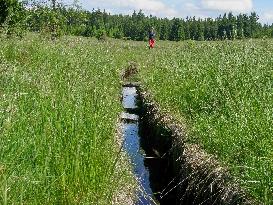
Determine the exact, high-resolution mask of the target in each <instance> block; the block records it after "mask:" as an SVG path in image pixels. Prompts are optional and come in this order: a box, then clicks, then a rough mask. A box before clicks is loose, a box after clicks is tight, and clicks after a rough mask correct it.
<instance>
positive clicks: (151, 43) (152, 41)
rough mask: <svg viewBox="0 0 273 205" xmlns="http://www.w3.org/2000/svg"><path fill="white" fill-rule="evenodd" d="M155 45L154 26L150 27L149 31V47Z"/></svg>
mask: <svg viewBox="0 0 273 205" xmlns="http://www.w3.org/2000/svg"><path fill="white" fill-rule="evenodd" d="M154 47H155V31H154V28H153V27H152V28H151V30H150V31H149V48H150V49H151V48H154Z"/></svg>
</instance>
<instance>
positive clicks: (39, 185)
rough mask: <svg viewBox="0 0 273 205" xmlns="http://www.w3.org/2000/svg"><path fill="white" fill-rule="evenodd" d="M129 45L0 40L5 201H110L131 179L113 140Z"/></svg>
mask: <svg viewBox="0 0 273 205" xmlns="http://www.w3.org/2000/svg"><path fill="white" fill-rule="evenodd" d="M131 49H132V48H131V47H130V46H129V45H128V43H124V42H115V41H113V42H112V41H111V42H108V43H100V42H97V41H96V40H92V39H84V38H65V39H62V40H59V41H57V42H55V43H54V42H51V41H48V40H45V39H44V40H42V39H39V38H38V37H37V36H28V37H27V38H26V39H24V40H21V41H19V40H15V39H10V40H7V39H1V41H0V99H1V100H0V125H1V127H0V204H19V203H21V204H80V203H81V204H109V203H111V202H112V200H113V197H114V195H115V194H116V193H115V192H117V191H119V190H120V189H121V187H124V184H126V183H130V182H131V181H132V179H131V178H130V177H129V175H128V172H127V171H126V169H125V168H124V167H122V166H121V167H120V168H119V169H116V168H115V162H116V159H117V158H119V157H120V156H119V155H118V151H119V150H118V149H116V148H115V147H117V146H116V142H115V139H114V136H115V135H116V130H115V129H116V122H117V117H118V115H119V113H120V111H121V105H120V101H119V96H120V81H119V80H120V79H119V77H120V76H119V73H120V71H119V70H120V69H121V68H122V67H123V66H124V65H126V63H127V62H128V61H129V60H132V59H134V57H133V56H132V54H130V52H129V51H130V50H131ZM135 53H137V50H135ZM121 164H126V163H121ZM117 179H118V180H117Z"/></svg>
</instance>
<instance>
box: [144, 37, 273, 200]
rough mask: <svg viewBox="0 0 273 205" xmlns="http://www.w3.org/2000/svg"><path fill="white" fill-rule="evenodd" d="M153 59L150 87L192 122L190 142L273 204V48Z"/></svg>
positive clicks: (195, 45) (246, 46)
mask: <svg viewBox="0 0 273 205" xmlns="http://www.w3.org/2000/svg"><path fill="white" fill-rule="evenodd" d="M146 59H147V60H146V61H145V62H144V63H143V64H142V69H141V74H140V76H141V78H142V80H143V82H144V83H145V85H146V86H147V87H148V89H150V90H151V92H152V93H153V95H154V97H155V100H156V101H158V102H159V104H160V105H161V106H162V108H164V109H166V110H168V111H170V112H171V113H173V115H175V116H176V118H177V119H182V118H183V120H185V119H186V121H187V123H188V125H189V132H190V137H189V139H188V140H189V142H190V143H198V144H200V145H201V146H202V147H203V148H204V149H205V150H207V151H208V152H209V153H212V154H215V155H217V157H218V158H219V159H220V160H221V161H222V162H224V163H226V164H228V166H229V167H230V168H231V171H232V173H233V174H234V175H235V176H236V177H238V178H239V179H240V182H241V184H242V185H243V186H244V187H245V188H246V189H247V190H248V191H249V193H250V194H251V195H252V196H254V197H255V198H258V199H260V200H261V201H263V202H264V203H265V204H271V203H272V201H273V195H272V192H273V188H272V187H273V181H272V179H273V159H272V154H273V144H272V141H273V135H272V129H273V126H272V122H273V116H272V113H273V103H272V102H273V93H272V89H273V70H272V68H273V41H272V40H257V41H235V42H182V43H166V42H165V43H164V42H159V43H158V48H156V49H155V50H152V51H151V52H150V54H147V58H146ZM147 65H148V66H147ZM184 118H185V119H184Z"/></svg>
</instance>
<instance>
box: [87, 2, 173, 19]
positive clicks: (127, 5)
mask: <svg viewBox="0 0 273 205" xmlns="http://www.w3.org/2000/svg"><path fill="white" fill-rule="evenodd" d="M91 3H92V5H95V4H96V5H98V6H97V7H100V8H115V9H118V10H126V11H127V12H128V11H131V10H136V11H138V10H140V9H141V10H142V11H144V12H145V13H147V14H152V15H157V16H166V17H174V16H176V15H177V14H178V13H177V11H176V10H175V9H174V8H172V7H171V6H169V5H166V4H164V3H163V2H162V1H160V0H104V1H100V0H94V1H90V4H91Z"/></svg>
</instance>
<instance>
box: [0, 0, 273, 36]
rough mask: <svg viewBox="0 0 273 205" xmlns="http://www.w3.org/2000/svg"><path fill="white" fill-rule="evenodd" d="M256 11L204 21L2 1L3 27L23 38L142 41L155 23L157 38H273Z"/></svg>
mask: <svg viewBox="0 0 273 205" xmlns="http://www.w3.org/2000/svg"><path fill="white" fill-rule="evenodd" d="M258 20H259V16H258V14H257V13H255V12H252V13H250V14H239V15H234V14H232V13H231V12H230V13H225V14H223V15H220V16H219V17H218V18H215V19H213V18H206V19H201V18H197V17H195V16H192V17H187V18H186V19H182V18H173V19H168V18H159V17H156V16H152V15H149V16H147V15H145V14H144V12H143V11H142V10H140V11H134V12H133V13H132V14H131V15H121V14H119V15H117V14H110V13H107V12H106V11H105V10H100V9H93V10H92V11H87V10H84V9H83V8H82V7H81V6H80V5H79V4H78V3H77V1H75V3H73V4H71V5H65V4H64V3H60V2H58V1H56V0H52V1H37V0H27V1H18V0H0V31H1V32H2V33H5V34H7V35H8V36H10V35H18V36H22V35H24V33H26V31H31V32H39V33H51V34H52V35H53V36H60V35H74V36H85V37H97V38H99V39H104V38H106V37H111V38H117V39H130V40H137V41H143V40H146V38H147V32H148V31H149V29H150V28H151V27H154V28H155V30H156V36H157V39H159V40H170V41H182V40H199V41H203V40H226V39H229V40H234V39H244V38H272V37H273V24H272V25H267V24H264V25H262V24H261V23H260V22H259V21H258Z"/></svg>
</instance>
